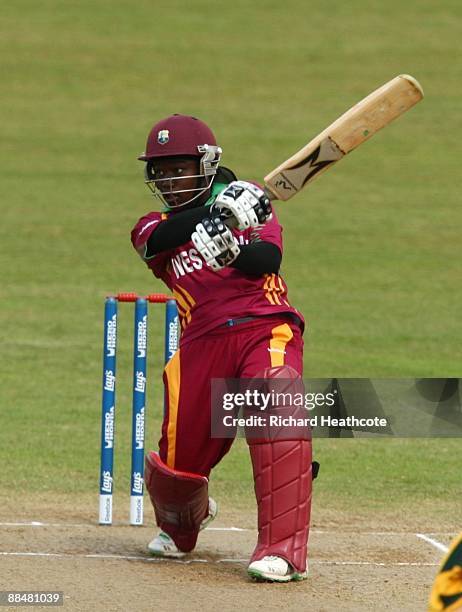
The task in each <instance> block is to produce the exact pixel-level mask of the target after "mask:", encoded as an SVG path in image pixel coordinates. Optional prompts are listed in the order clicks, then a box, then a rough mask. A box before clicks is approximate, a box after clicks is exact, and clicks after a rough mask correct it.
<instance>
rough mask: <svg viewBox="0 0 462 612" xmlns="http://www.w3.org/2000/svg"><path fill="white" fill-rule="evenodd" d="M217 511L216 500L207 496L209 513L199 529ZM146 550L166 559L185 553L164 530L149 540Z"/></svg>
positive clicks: (211, 519)
mask: <svg viewBox="0 0 462 612" xmlns="http://www.w3.org/2000/svg"><path fill="white" fill-rule="evenodd" d="M217 512H218V505H217V502H216V501H215V500H214V499H212V498H211V497H209V513H208V515H207V516H206V517H205V519H204V520H203V521H202V523H201V526H200V531H202V529H205V528H206V527H207V525H208V524H209V523H211V522H212V521H213V519H214V518H215V517H216V515H217ZM148 550H149V552H150V553H151V555H154V556H155V557H166V558H168V559H181V558H183V557H184V556H185V555H186V554H187V553H185V552H183V551H182V550H180V549H179V548H178V547H177V545H176V544H175V542H174V541H173V540H172V538H171V537H170V536H169V535H168V533H165V531H160V532H159V534H158V535H156V537H155V538H154V539H153V540H152V541H151V542H149V544H148Z"/></svg>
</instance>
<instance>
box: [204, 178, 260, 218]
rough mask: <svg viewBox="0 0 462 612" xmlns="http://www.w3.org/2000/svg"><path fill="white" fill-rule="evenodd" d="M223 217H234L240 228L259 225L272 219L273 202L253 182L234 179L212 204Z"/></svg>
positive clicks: (215, 210)
mask: <svg viewBox="0 0 462 612" xmlns="http://www.w3.org/2000/svg"><path fill="white" fill-rule="evenodd" d="M212 209H213V211H214V212H217V213H218V214H220V216H221V217H222V218H225V219H229V218H230V217H234V219H233V221H235V223H233V225H235V226H236V227H237V229H239V230H245V229H247V228H249V227H258V226H260V225H263V224H264V223H266V221H268V220H269V219H271V217H272V214H271V203H270V201H269V198H268V197H267V196H266V194H265V192H264V191H262V190H261V189H260V187H257V186H256V185H254V184H253V183H247V182H246V181H233V182H232V183H230V184H229V185H228V186H227V187H226V189H224V190H223V191H222V192H221V193H219V194H218V196H217V198H216V200H215V202H214V203H213V205H212Z"/></svg>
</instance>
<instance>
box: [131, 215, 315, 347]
mask: <svg viewBox="0 0 462 612" xmlns="http://www.w3.org/2000/svg"><path fill="white" fill-rule="evenodd" d="M167 218H168V214H167V213H160V212H150V213H148V214H147V215H145V216H144V217H141V219H140V220H139V221H138V223H137V224H136V225H135V227H134V228H133V230H132V234H131V237H132V243H133V246H134V247H135V249H136V250H137V251H138V253H139V254H140V255H141V257H142V258H143V260H144V261H145V262H146V264H147V266H148V268H150V269H151V271H152V273H153V274H154V275H155V276H156V277H157V278H160V279H161V280H163V281H164V283H165V284H166V285H167V287H168V288H169V289H170V290H171V291H172V292H173V295H174V297H175V298H176V300H177V305H178V312H179V315H180V321H181V327H182V330H183V331H182V338H181V340H182V342H183V343H184V342H187V341H189V340H192V339H194V338H198V337H199V336H202V335H203V334H206V333H207V332H209V331H210V330H212V329H214V328H216V327H218V326H220V325H223V324H224V323H226V321H228V320H229V319H238V318H242V317H247V316H264V315H272V314H280V313H291V314H292V315H294V316H296V317H298V319H299V320H300V321H301V324H302V327H303V325H304V321H303V317H302V315H301V314H300V313H299V312H298V310H296V309H295V308H294V307H293V306H291V305H290V303H289V300H288V296H287V286H286V284H285V282H284V280H283V279H282V277H281V276H280V275H278V274H264V275H263V276H255V275H250V274H245V273H244V272H241V271H240V270H236V269H234V268H232V267H226V268H223V269H222V270H219V271H218V272H214V271H213V270H212V269H211V268H210V267H209V266H207V265H206V264H205V262H204V260H203V259H202V257H201V256H200V254H199V253H198V251H197V250H196V248H195V246H194V244H193V243H192V241H189V242H187V243H186V244H184V245H182V246H180V247H177V248H175V249H171V250H168V251H163V252H162V253H158V254H157V255H154V256H153V257H149V258H148V257H146V255H145V253H146V242H147V240H148V238H149V236H150V235H151V233H152V232H153V231H155V229H156V228H157V227H158V226H159V224H160V223H162V222H163V221H165V220H166V219H167ZM233 234H234V236H235V237H236V238H237V240H238V241H239V244H240V245H244V244H249V243H250V242H257V241H260V240H262V241H265V242H271V243H273V244H275V245H276V246H277V247H278V248H279V249H280V250H281V252H282V227H281V226H280V224H279V222H278V220H277V218H276V214H275V213H274V211H273V217H272V219H271V220H270V221H268V222H267V223H265V225H263V226H262V227H259V228H250V229H246V230H244V231H239V230H233Z"/></svg>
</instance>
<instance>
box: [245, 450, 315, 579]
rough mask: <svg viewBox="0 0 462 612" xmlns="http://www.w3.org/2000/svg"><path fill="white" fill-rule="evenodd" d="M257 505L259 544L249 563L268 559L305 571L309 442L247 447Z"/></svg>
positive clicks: (309, 484)
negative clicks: (278, 560) (285, 562)
mask: <svg viewBox="0 0 462 612" xmlns="http://www.w3.org/2000/svg"><path fill="white" fill-rule="evenodd" d="M250 456H251V458H252V467H253V474H254V480H255V495H256V498H257V504H258V543H257V546H256V548H255V550H254V552H253V555H252V558H251V560H250V562H252V561H257V560H259V559H262V558H263V557H265V556H267V555H277V556H278V557H282V558H283V559H285V560H286V561H288V562H289V563H290V564H291V565H292V567H293V568H294V569H295V570H296V571H298V572H304V571H305V570H306V556H307V542H308V532H309V524H310V510H311V484H312V475H311V440H285V441H279V442H264V443H260V444H258V443H256V444H255V443H253V444H252V443H250Z"/></svg>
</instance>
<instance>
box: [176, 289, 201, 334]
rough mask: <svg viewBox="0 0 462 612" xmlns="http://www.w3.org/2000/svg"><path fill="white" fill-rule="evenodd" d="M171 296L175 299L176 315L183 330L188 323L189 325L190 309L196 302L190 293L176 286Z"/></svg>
mask: <svg viewBox="0 0 462 612" xmlns="http://www.w3.org/2000/svg"><path fill="white" fill-rule="evenodd" d="M173 296H174V297H175V299H176V303H177V306H178V313H179V315H180V318H181V327H182V329H184V328H185V327H186V325H187V324H188V323H191V308H193V307H194V306H195V305H196V300H195V299H194V298H193V297H192V295H191V294H190V293H188V292H187V291H186V289H183V287H180V286H179V285H176V288H175V290H174V291H173Z"/></svg>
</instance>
